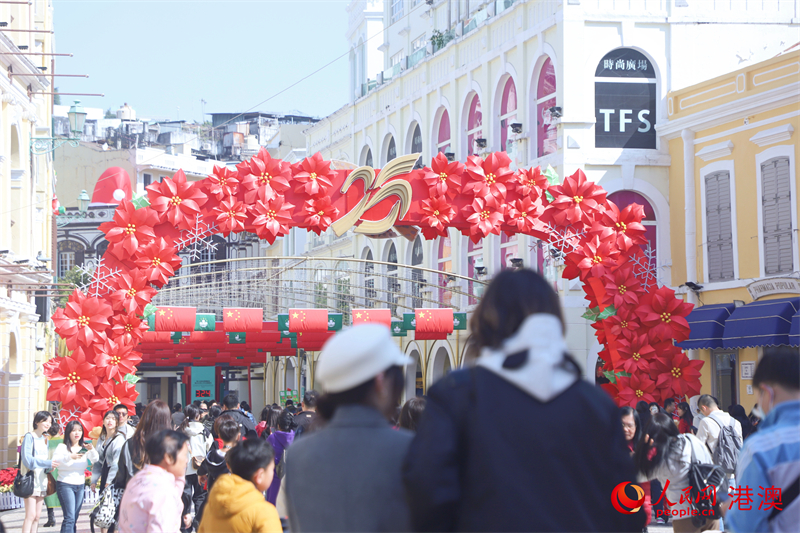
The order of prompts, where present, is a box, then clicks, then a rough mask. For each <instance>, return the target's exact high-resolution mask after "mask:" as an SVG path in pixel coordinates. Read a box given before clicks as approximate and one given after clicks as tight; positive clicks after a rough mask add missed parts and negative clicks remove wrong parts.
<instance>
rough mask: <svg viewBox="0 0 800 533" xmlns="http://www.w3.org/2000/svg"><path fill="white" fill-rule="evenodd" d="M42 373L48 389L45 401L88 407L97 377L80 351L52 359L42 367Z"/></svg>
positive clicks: (95, 369) (94, 368)
mask: <svg viewBox="0 0 800 533" xmlns="http://www.w3.org/2000/svg"><path fill="white" fill-rule="evenodd" d="M43 371H44V375H45V377H47V382H48V383H49V384H50V387H49V388H48V389H47V400H48V401H51V402H62V403H63V404H68V403H72V402H74V403H75V404H77V405H79V406H80V407H83V408H85V407H88V405H89V403H88V402H89V400H90V399H91V397H92V396H93V395H94V389H95V386H96V385H97V381H98V375H97V368H96V367H95V365H93V364H92V363H90V362H89V361H87V360H86V356H85V355H84V353H83V351H82V350H75V351H74V352H73V354H72V355H69V356H67V357H54V358H53V359H50V360H49V361H47V363H45V364H44V365H43Z"/></svg>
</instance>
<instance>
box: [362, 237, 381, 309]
mask: <svg viewBox="0 0 800 533" xmlns="http://www.w3.org/2000/svg"><path fill="white" fill-rule="evenodd" d="M364 259H365V260H366V261H368V262H367V263H364V307H375V300H376V299H377V297H378V292H377V291H376V290H375V277H374V276H375V263H372V261H373V259H372V250H368V251H367V255H366V257H364Z"/></svg>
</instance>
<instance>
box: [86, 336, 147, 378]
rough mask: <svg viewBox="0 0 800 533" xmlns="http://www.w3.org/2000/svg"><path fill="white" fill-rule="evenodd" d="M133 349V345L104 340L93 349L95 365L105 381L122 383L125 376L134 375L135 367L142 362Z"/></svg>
mask: <svg viewBox="0 0 800 533" xmlns="http://www.w3.org/2000/svg"><path fill="white" fill-rule="evenodd" d="M133 348H134V345H133V344H126V343H123V342H116V341H114V340H112V339H106V342H104V343H103V344H102V345H97V346H96V347H95V356H94V360H95V364H96V365H97V367H98V369H99V370H100V372H102V373H103V374H104V375H105V378H106V379H111V380H116V381H122V380H123V379H124V378H125V376H126V375H127V374H132V373H134V372H135V371H136V365H138V364H139V363H140V362H141V361H142V357H141V355H140V354H139V353H138V352H135V351H133Z"/></svg>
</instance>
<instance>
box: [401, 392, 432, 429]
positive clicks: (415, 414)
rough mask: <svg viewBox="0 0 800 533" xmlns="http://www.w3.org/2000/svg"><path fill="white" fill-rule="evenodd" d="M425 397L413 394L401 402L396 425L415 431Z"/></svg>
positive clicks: (423, 408) (422, 410)
mask: <svg viewBox="0 0 800 533" xmlns="http://www.w3.org/2000/svg"><path fill="white" fill-rule="evenodd" d="M425 403H426V400H425V397H424V396H415V397H414V398H411V399H410V400H408V401H407V402H406V403H404V404H403V408H402V409H400V417H399V418H398V421H397V426H398V427H401V428H403V429H407V430H409V431H416V430H417V426H418V425H419V421H420V419H421V418H422V413H423V412H424V411H425Z"/></svg>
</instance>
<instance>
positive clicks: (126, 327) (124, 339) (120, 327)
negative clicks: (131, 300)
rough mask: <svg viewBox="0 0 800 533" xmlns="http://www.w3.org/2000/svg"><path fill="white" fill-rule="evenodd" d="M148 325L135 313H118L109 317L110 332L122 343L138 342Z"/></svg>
mask: <svg viewBox="0 0 800 533" xmlns="http://www.w3.org/2000/svg"><path fill="white" fill-rule="evenodd" d="M148 327H149V326H148V324H147V322H146V321H144V320H142V319H140V318H139V317H138V316H136V313H118V314H116V315H114V316H113V317H111V334H112V336H113V338H114V339H115V340H116V341H117V342H121V343H123V344H134V345H136V344H138V343H139V341H141V340H142V337H143V336H144V332H145V331H147V329H148Z"/></svg>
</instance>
